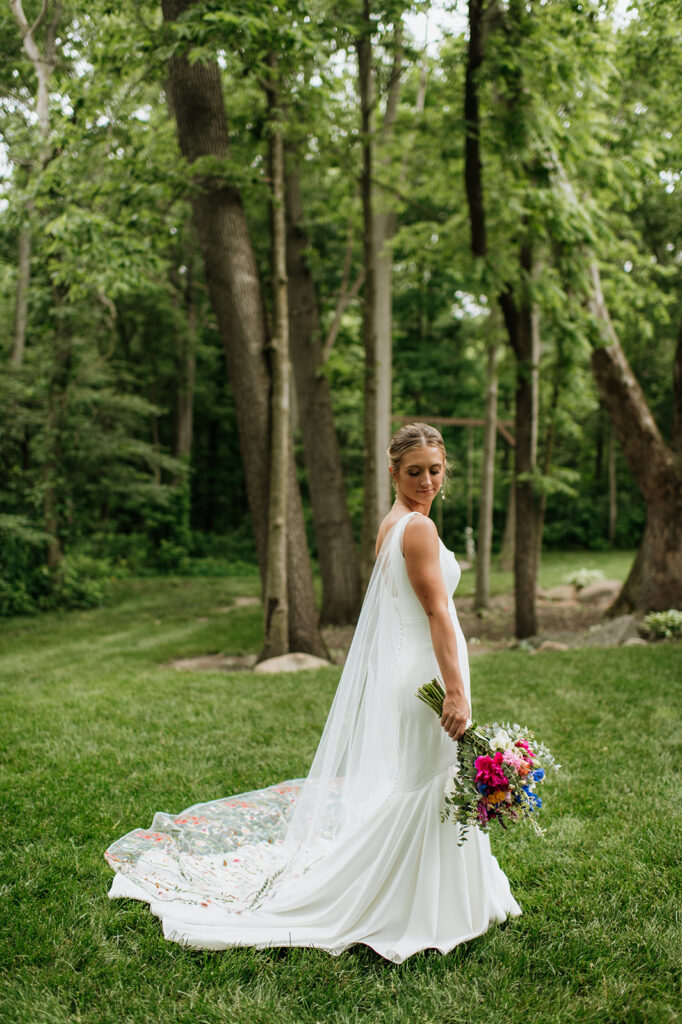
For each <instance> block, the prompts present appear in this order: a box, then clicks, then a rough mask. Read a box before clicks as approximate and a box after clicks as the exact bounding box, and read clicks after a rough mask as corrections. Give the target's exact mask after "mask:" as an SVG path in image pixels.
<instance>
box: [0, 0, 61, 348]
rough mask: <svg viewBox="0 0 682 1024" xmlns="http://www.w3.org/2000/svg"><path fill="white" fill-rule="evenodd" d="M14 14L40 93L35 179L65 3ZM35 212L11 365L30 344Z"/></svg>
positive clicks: (25, 230) (30, 168) (31, 164)
mask: <svg viewBox="0 0 682 1024" xmlns="http://www.w3.org/2000/svg"><path fill="white" fill-rule="evenodd" d="M10 7H11V10H12V14H13V15H14V18H15V20H16V23H17V25H18V26H19V30H20V32H21V38H22V42H23V46H24V50H25V51H26V53H27V55H28V58H29V60H30V61H31V65H32V67H33V70H34V72H35V75H36V78H37V82H38V88H37V92H36V101H35V112H36V117H37V122H38V136H39V143H38V145H37V147H36V148H37V152H36V153H34V154H33V155H32V157H31V159H30V160H29V161H28V162H27V167H26V171H27V174H28V176H29V178H31V177H32V176H33V175H34V174H40V172H41V171H42V170H44V168H45V166H46V165H47V163H48V161H49V159H50V144H49V135H50V78H51V77H52V73H53V71H54V69H55V67H56V64H57V30H58V28H59V22H60V19H61V16H62V4H61V3H60V0H55V3H54V4H53V6H52V10H51V11H50V4H49V0H43V3H42V5H41V8H40V12H39V14H38V16H37V18H36V19H35V21H34V22H33V24H29V22H28V20H27V18H26V15H25V13H24V7H23V4H22V2H21V0H10ZM48 13H49V18H48V20H47V26H46V31H45V41H44V45H43V50H42V52H41V49H40V46H39V44H38V41H37V39H36V36H37V34H38V31H39V29H40V28H41V26H42V24H43V22H45V21H46V18H47V16H48ZM33 211H34V206H33V201H32V199H31V198H29V199H27V201H26V214H25V220H24V223H23V224H22V226H21V231H20V233H19V253H18V267H17V270H18V272H17V292H16V303H15V311H14V343H13V345H12V352H11V354H10V366H14V367H16V366H21V363H22V361H23V358H24V345H25V344H26V326H27V318H28V292H29V285H30V278H31V235H32V227H31V220H32V215H33Z"/></svg>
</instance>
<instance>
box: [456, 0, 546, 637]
mask: <svg viewBox="0 0 682 1024" xmlns="http://www.w3.org/2000/svg"><path fill="white" fill-rule="evenodd" d="M509 17H510V29H509V31H510V35H511V36H513V38H514V39H516V40H518V38H519V36H520V33H521V32H522V20H523V14H522V12H521V10H520V8H519V5H518V4H517V3H516V2H513V3H510V5H509ZM484 28H485V27H484V4H483V0H469V47H468V59H467V71H466V82H465V92H464V118H465V123H466V132H467V134H466V143H465V183H466V193H467V202H468V205H469V214H470V225H471V250H472V253H473V255H474V257H477V258H479V259H480V258H484V257H486V256H487V253H488V243H487V228H486V212H485V203H484V198H483V174H482V162H481V152H480V134H481V121H480V113H479V85H478V80H479V76H480V71H481V66H482V64H483V59H484ZM508 67H510V68H511V84H510V89H509V99H508V106H509V110H508V111H507V113H508V116H509V117H510V118H512V119H513V120H514V121H516V122H517V123H519V122H522V120H523V117H524V113H525V112H524V110H523V105H522V104H523V100H522V89H521V86H520V68H519V65H518V64H516V63H512V64H510V65H508ZM517 244H518V281H517V282H516V283H514V282H509V280H507V281H503V282H502V283H501V285H500V286H499V287H498V291H497V301H498V302H499V305H500V308H501V310H502V315H503V318H504V323H505V327H506V329H507V334H508V337H509V343H510V345H511V347H512V350H513V352H514V355H515V357H516V366H517V370H516V402H515V410H516V411H515V434H516V450H515V451H516V460H515V477H514V480H515V511H516V537H515V545H514V594H515V607H516V635H517V636H519V637H525V636H531V635H532V634H534V633H535V632H537V618H536V610H535V592H536V580H537V542H536V532H535V531H536V507H535V493H534V487H533V476H534V473H535V459H536V452H537V372H538V363H539V334H538V326H537V313H536V311H535V310H534V308H533V299H532V293H531V282H532V279H533V274H534V254H533V242H532V235H531V232H530V230H529V228H526V229H525V230H523V229H522V231H521V237H520V239H519V241H518V243H517Z"/></svg>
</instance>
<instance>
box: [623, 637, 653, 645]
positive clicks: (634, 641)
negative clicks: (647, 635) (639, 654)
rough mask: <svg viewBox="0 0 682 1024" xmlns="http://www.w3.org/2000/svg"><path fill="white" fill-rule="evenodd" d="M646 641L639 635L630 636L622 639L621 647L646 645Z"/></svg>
mask: <svg viewBox="0 0 682 1024" xmlns="http://www.w3.org/2000/svg"><path fill="white" fill-rule="evenodd" d="M648 646H649V645H648V643H647V642H646V640H645V639H644V638H643V637H641V636H631V637H628V639H627V640H625V641H624V643H623V647H648Z"/></svg>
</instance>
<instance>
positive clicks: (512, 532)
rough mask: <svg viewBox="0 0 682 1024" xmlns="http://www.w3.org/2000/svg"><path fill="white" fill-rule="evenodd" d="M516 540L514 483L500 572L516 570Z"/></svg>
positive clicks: (506, 519) (502, 546)
mask: <svg viewBox="0 0 682 1024" xmlns="http://www.w3.org/2000/svg"><path fill="white" fill-rule="evenodd" d="M515 538H516V488H515V486H514V481H513V480H512V481H511V483H510V484H509V495H508V497H507V515H506V516H505V520H504V531H503V533H502V544H501V546H500V557H499V559H498V561H497V566H498V569H499V570H500V572H511V571H512V569H513V568H514V541H515Z"/></svg>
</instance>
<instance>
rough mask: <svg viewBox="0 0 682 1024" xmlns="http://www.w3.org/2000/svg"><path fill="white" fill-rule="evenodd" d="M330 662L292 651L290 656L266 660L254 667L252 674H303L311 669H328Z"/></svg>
mask: <svg viewBox="0 0 682 1024" xmlns="http://www.w3.org/2000/svg"><path fill="white" fill-rule="evenodd" d="M330 666H331V661H325V660H324V658H316V657H315V655H314V654H304V653H302V652H301V651H294V652H293V653H292V654H280V656H279V657H278V658H267V659H266V660H265V661H261V662H259V664H258V665H256V666H255V668H254V670H253V671H254V672H263V673H272V672H303V671H305V670H307V669H311V668H329V667H330Z"/></svg>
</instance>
